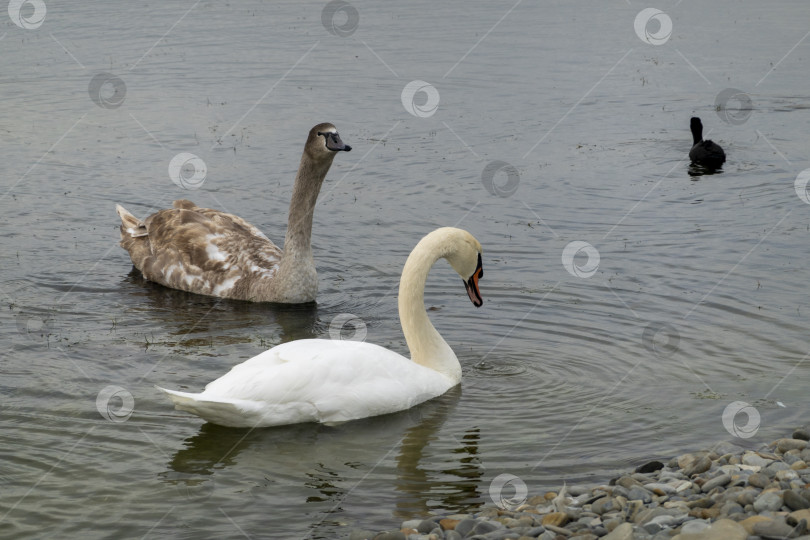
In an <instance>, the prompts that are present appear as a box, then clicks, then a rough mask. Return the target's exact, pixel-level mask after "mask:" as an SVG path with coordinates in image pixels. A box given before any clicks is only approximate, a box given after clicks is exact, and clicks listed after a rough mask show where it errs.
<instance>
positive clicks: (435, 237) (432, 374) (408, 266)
mask: <svg viewBox="0 0 810 540" xmlns="http://www.w3.org/2000/svg"><path fill="white" fill-rule="evenodd" d="M440 258H445V259H447V260H448V262H449V263H450V265H451V266H452V267H453V268H454V269H455V271H456V272H458V274H459V275H460V276H461V277H462V279H463V280H464V285H465V287H466V288H467V293H468V294H469V296H470V299H471V300H472V302H473V304H474V305H475V306H476V307H478V306H480V305H481V304H482V303H483V301H482V299H481V293H480V291H479V289H478V280H479V279H480V278H481V277H482V276H483V275H484V270H483V268H482V266H481V244H479V243H478V240H476V239H475V238H474V237H473V236H472V235H471V234H470V233H468V232H467V231H464V230H461V229H455V228H452V227H445V228H441V229H437V230H435V231H433V232H432V233H430V234H428V235H427V236H425V237H424V238H422V240H421V241H420V242H419V243H418V244H417V245H416V247H415V248H414V249H413V251H412V252H411V254H410V256H409V257H408V260H407V261H406V262H405V267H404V268H403V270H402V278H401V280H400V283H399V318H400V324H401V325H402V332H403V334H405V340H406V341H407V343H408V348H409V349H410V351H411V358H410V359H408V358H406V357H404V356H402V355H400V354H397V353H395V352H393V351H389V350H388V349H385V348H383V347H380V346H379V345H372V344H370V343H362V342H356V341H338V340H335V341H332V340H328V339H302V340H298V341H291V342H289V343H284V344H282V345H278V346H276V347H273V348H272V349H270V350H268V351H265V352H263V353H261V354H259V355H258V356H254V357H253V358H251V359H250V360H247V361H245V362H243V363H241V364H239V365H237V366H235V367H234V368H233V369H231V371H229V372H228V373H226V374H225V375H223V376H222V377H220V378H219V379H217V380H215V381H213V382H211V383H209V384H208V385H207V386H206V387H205V391H203V392H202V393H199V394H192V393H187V392H176V391H173V390H166V389H164V388H160V387H158V389H160V390H162V391H163V392H165V393H166V394H168V395H169V398H171V400H172V401H173V402H174V405H175V407H176V408H177V409H179V410H183V411H188V412H191V413H194V414H196V415H197V416H201V417H202V418H204V419H206V420H208V421H209V422H213V423H215V424H220V425H223V426H231V427H266V426H278V425H284V424H296V423H301V422H322V423H338V422H345V421H347V420H355V419H358V418H366V417H369V416H377V415H380V414H387V413H392V412H396V411H401V410H405V409H408V408H410V407H413V406H414V405H418V404H419V403H422V402H423V401H427V400H429V399H432V398H434V397H437V396H440V395H441V394H443V393H445V392H446V391H447V390H449V389H450V388H452V387H453V386H455V385H457V384H458V383H459V382H460V381H461V365H460V364H459V362H458V358H456V355H455V353H453V350H452V349H451V348H450V346H449V345H448V344H447V342H445V341H444V339H442V337H441V336H440V335H439V333H438V332H437V331H436V329H435V328H434V327H433V325H432V324H431V322H430V319H429V318H428V315H427V312H426V310H425V303H424V292H425V281H426V280H427V276H428V272H429V271H430V268H431V267H432V266H433V264H434V263H435V262H436V261H437V260H438V259H440Z"/></svg>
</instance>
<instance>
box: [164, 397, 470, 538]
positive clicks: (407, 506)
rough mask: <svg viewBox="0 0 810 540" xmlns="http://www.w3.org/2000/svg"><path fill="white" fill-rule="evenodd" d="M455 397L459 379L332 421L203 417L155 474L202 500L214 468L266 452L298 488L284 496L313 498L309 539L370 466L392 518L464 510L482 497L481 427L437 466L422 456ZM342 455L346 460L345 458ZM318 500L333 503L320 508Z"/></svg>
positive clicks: (244, 464)
mask: <svg viewBox="0 0 810 540" xmlns="http://www.w3.org/2000/svg"><path fill="white" fill-rule="evenodd" d="M460 398H461V387H460V386H457V387H455V388H453V389H451V390H450V391H449V392H447V393H446V394H444V395H443V396H440V397H438V398H436V399H433V400H430V401H428V402H425V403H423V404H421V405H419V406H417V407H415V408H414V409H411V410H408V411H403V412H400V413H396V414H390V415H385V416H378V417H373V418H368V419H365V420H357V421H353V422H348V423H346V424H341V425H338V426H325V425H322V424H298V425H292V426H281V427H277V428H273V429H258V430H251V429H233V428H224V427H220V426H216V425H213V424H210V423H206V424H203V425H202V426H201V427H200V430H199V432H198V433H197V434H195V435H193V436H191V437H189V438H187V439H186V440H185V441H184V442H183V443H182V446H183V448H181V449H180V450H178V451H176V452H175V453H174V455H173V456H172V458H171V460H170V461H169V463H168V468H167V470H166V471H164V472H162V473H160V475H159V476H160V478H161V479H162V480H163V481H164V482H166V483H167V484H169V485H170V486H172V487H174V488H176V489H178V490H180V492H181V493H182V494H183V496H185V497H188V498H189V499H191V500H194V501H196V502H203V501H205V500H206V499H208V498H209V497H211V495H212V493H214V492H215V491H216V489H217V488H216V485H217V480H216V479H217V477H218V475H221V474H227V471H228V469H230V468H242V469H247V470H250V469H251V468H252V467H253V466H254V465H256V463H255V462H256V460H262V459H266V463H267V464H269V463H273V467H274V469H276V470H275V473H276V475H277V479H278V480H280V483H281V484H282V485H283V484H284V483H286V482H290V483H291V484H292V483H294V484H295V485H298V486H300V487H301V488H303V490H301V489H296V492H298V494H296V495H292V494H290V497H294V498H296V499H297V498H299V497H300V498H301V500H300V501H299V502H301V503H306V504H312V505H313V506H314V508H315V510H314V513H315V514H318V515H319V516H320V518H319V520H318V522H317V523H316V527H315V528H314V529H313V530H312V531H311V535H312V537H313V538H329V537H330V533H329V530H328V528H326V529H322V528H319V526H320V525H321V524H326V525H330V524H333V523H334V522H335V520H338V521H339V519H340V515H341V513H342V512H343V508H342V507H341V503H342V502H343V500H344V499H345V497H346V496H347V495H348V494H349V493H350V492H351V490H352V489H354V488H361V489H367V488H368V486H367V485H366V477H367V475H368V474H369V473H370V472H372V471H376V472H377V474H381V475H383V476H385V477H386V478H387V477H388V474H389V473H390V474H391V477H390V478H389V479H388V480H389V481H391V482H392V483H393V486H394V489H395V491H396V493H397V496H396V498H395V500H394V514H393V515H394V516H395V517H397V519H400V518H401V519H407V518H409V517H413V516H427V515H429V514H430V512H431V511H433V510H434V509H436V508H443V509H449V510H458V511H462V510H464V509H469V508H471V507H472V506H475V505H477V504H480V502H481V500H482V496H481V491H480V490H481V485H480V484H481V479H482V477H483V474H484V473H483V469H482V466H481V465H482V464H481V461H480V456H479V448H478V444H479V440H480V429H479V428H471V429H469V430H467V432H465V433H463V434H462V435H461V436H460V437H459V438H458V440H456V441H454V442H453V443H452V446H453V449H452V451H451V452H450V454H449V455H448V456H447V458H446V459H445V460H443V461H444V462H443V464H442V466H441V467H440V468H438V469H437V468H436V467H435V465H434V466H431V464H430V462H428V461H427V456H428V454H427V449H428V447H429V446H430V444H431V443H432V442H434V441H436V440H437V439H438V438H439V437H441V435H440V432H441V429H442V426H443V425H444V423H445V421H446V420H447V418H448V416H449V415H451V414H452V412H453V411H454V410H455V408H456V406H457V404H458V402H459V400H460ZM347 448H348V449H350V450H351V451H349V452H347ZM347 457H350V459H351V460H350V461H345V459H346V458H347ZM369 464H371V470H369ZM347 486H354V488H351V487H347ZM323 503H330V504H331V505H333V507H332V508H331V509H330V510H329V511H328V512H326V513H324V512H323Z"/></svg>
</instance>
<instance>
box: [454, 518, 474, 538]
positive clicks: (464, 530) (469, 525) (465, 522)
mask: <svg viewBox="0 0 810 540" xmlns="http://www.w3.org/2000/svg"><path fill="white" fill-rule="evenodd" d="M477 524H478V521H476V520H475V519H472V518H467V519H462V520H461V521H459V522H458V523H456V528H455V529H454V530H455V531H456V532H457V533H459V534H460V535H461V536H467V534H469V532H470V531H472V530H473V527H475V526H476V525H477Z"/></svg>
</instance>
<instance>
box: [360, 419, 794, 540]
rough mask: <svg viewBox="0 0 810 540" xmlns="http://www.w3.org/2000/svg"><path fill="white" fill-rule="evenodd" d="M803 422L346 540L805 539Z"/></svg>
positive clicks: (404, 523) (369, 532) (364, 533)
mask: <svg viewBox="0 0 810 540" xmlns="http://www.w3.org/2000/svg"><path fill="white" fill-rule="evenodd" d="M808 441H810V429H809V428H808V427H803V428H798V429H796V430H794V431H793V433H792V434H791V435H790V437H785V438H782V439H778V440H776V441H773V442H772V443H770V444H769V445H767V446H764V447H762V448H758V449H756V450H752V449H744V448H742V447H740V446H738V445H735V444H733V443H731V442H720V443H717V444H715V445H713V446H712V447H711V448H708V449H705V450H703V451H699V452H691V453H686V454H682V455H680V456H677V457H672V458H670V459H667V460H656V461H651V462H649V463H646V464H644V465H641V466H640V467H638V468H637V469H636V470H635V471H632V472H627V473H625V474H623V475H621V476H619V477H616V478H614V479H613V480H611V481H610V482H609V483H608V484H606V485H597V486H587V487H585V486H576V485H572V486H565V485H562V486H560V489H559V490H558V491H553V492H547V493H540V494H532V495H530V496H528V497H527V498H526V499H525V501H518V503H519V504H516V505H514V507H513V508H512V507H511V505H504V504H501V505H499V506H496V505H492V506H486V507H484V508H482V509H481V510H480V511H478V512H475V513H471V514H448V515H435V516H431V517H429V518H426V519H413V520H408V521H405V522H403V523H401V524H399V526H398V527H394V528H392V529H391V530H388V531H382V532H380V531H377V532H372V531H365V530H359V529H355V530H353V531H351V532H350V534H349V536H348V538H349V539H350V540H442V539H444V540H460V539H467V538H469V539H480V540H484V539H486V540H501V539H507V538H509V539H518V540H529V539H540V540H566V539H577V540H596V539H604V540H665V539H666V540H669V539H674V540H760V539H762V540H778V539H786V538H799V539H803V540H810V465H808V464H809V463H810V446H808Z"/></svg>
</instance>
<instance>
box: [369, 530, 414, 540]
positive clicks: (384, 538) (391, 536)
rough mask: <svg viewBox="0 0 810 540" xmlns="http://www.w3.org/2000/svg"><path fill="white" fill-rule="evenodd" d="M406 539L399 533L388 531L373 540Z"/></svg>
mask: <svg viewBox="0 0 810 540" xmlns="http://www.w3.org/2000/svg"><path fill="white" fill-rule="evenodd" d="M407 538H408V537H407V536H405V534H404V533H403V532H401V531H388V532H383V533H380V534H378V535H377V536H375V537H374V540H407Z"/></svg>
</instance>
